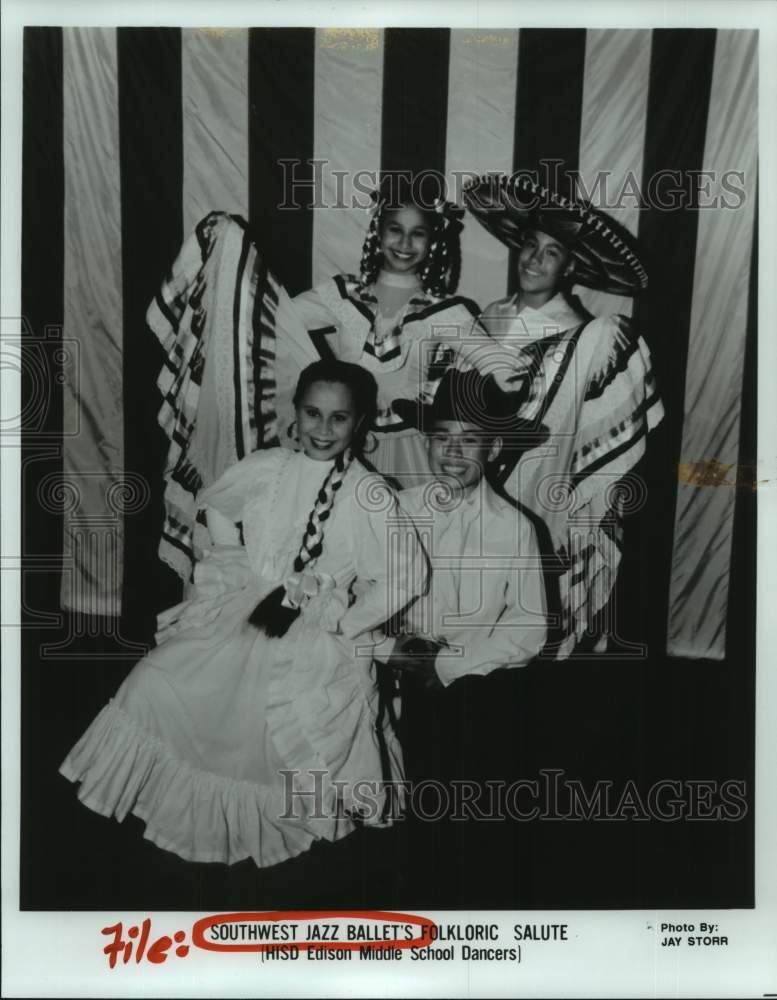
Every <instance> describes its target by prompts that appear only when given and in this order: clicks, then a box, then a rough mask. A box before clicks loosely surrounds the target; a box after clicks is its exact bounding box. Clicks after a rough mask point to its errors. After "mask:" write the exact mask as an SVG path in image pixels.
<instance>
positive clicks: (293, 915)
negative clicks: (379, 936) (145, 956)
mask: <svg viewBox="0 0 777 1000" xmlns="http://www.w3.org/2000/svg"><path fill="white" fill-rule="evenodd" d="M326 917H337V918H339V919H342V918H344V917H352V918H357V919H360V920H387V921H391V923H405V924H416V925H417V926H418V927H420V928H431V927H434V928H435V929H436V927H437V925H436V924H435V923H434V921H433V920H432V919H431V918H430V917H419V916H417V915H416V914H413V913H390V912H388V911H387V910H271V911H269V912H267V913H256V912H247V913H216V914H214V915H213V916H211V917H201V918H200V919H199V920H198V921H197V922H196V923H195V924H194V926H193V927H192V944H193V945H194V946H195V948H202V949H203V950H204V951H268V950H269V949H270V948H278V949H286V948H299V949H300V950H301V951H307V949H308V948H332V949H340V948H342V949H347V950H348V951H356V949H357V948H375V949H383V948H428V947H429V946H430V945H431V944H432V942H433V940H434V939H433V938H432V937H431V934H430V932H429V931H428V930H427V931H426V933H424V931H423V930H422V932H421V936H420V937H417V938H411V939H410V940H409V941H283V942H279V941H267V942H261V943H256V944H253V943H252V944H219V943H218V942H215V941H206V940H205V937H204V935H205V931H206V930H207V929H208V928H209V927H213V926H215V925H217V924H236V923H251V922H252V921H253V922H258V921H260V920H273V921H286V922H288V923H294V922H295V921H299V920H319V919H324V918H326Z"/></svg>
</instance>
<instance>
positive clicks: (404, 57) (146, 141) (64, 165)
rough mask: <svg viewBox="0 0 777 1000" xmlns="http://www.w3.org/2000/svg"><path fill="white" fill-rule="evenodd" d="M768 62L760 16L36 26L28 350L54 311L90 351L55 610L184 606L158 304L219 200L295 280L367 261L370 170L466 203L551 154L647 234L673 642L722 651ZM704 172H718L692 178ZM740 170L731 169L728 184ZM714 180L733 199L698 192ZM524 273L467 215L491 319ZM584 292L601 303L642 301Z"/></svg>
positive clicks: (62, 471) (476, 282)
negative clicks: (162, 495) (490, 23)
mask: <svg viewBox="0 0 777 1000" xmlns="http://www.w3.org/2000/svg"><path fill="white" fill-rule="evenodd" d="M756 75H757V33H756V32H753V31H717V32H716V31H714V30H708V29H704V30H675V29H661V30H653V31H641V30H640V31H637V30H583V29H570V30H567V29H548V30H546V29H534V28H533V29H522V30H505V31H501V30H499V31H498V30H488V31H471V30H454V31H451V30H447V29H385V30H383V29H380V30H378V29H363V28H351V29H343V30H335V29H285V28H284V29H264V28H257V29H250V30H249V29H229V30H226V29H207V30H202V29H182V30H179V29H170V28H166V29H136V28H122V29H118V30H113V29H71V28H66V29H58V28H28V29H26V32H25V81H24V84H25V86H24V101H25V104H24V197H23V241H24V245H23V256H24V265H23V304H24V313H25V316H26V318H27V319H28V322H29V324H30V329H31V333H30V336H31V337H32V338H33V339H35V338H42V337H44V336H45V335H46V334H45V328H47V327H51V326H52V325H54V326H57V325H59V324H61V326H62V331H63V332H62V337H63V339H64V342H65V343H69V342H71V341H72V342H74V343H77V345H78V350H77V351H71V352H67V351H65V352H63V353H62V357H63V358H70V357H77V359H78V361H77V364H75V363H73V364H71V363H68V362H67V360H65V361H64V362H63V365H64V386H63V389H62V397H63V398H62V413H61V422H62V423H61V426H62V427H71V426H77V428H78V433H75V434H73V435H70V436H66V437H65V438H64V447H63V449H62V455H61V467H60V466H56V467H53V466H51V464H50V471H51V469H52V468H53V470H54V472H55V473H57V474H58V475H59V476H60V478H61V479H63V480H64V489H63V490H62V491H60V496H61V497H62V498H64V499H62V500H61V504H62V509H60V510H59V514H60V515H63V516H64V530H63V548H64V560H65V563H64V566H65V572H64V575H63V582H62V602H63V605H64V606H65V607H67V608H71V609H75V610H77V611H79V612H80V613H83V614H86V615H99V616H107V617H111V616H118V615H119V614H120V612H121V613H123V614H124V615H127V614H141V613H148V612H149V611H150V610H153V611H155V610H158V606H159V605H161V604H164V603H165V601H168V602H169V597H170V593H169V592H168V590H165V587H168V588H169V585H170V584H169V581H167V582H166V583H165V581H164V578H163V575H160V573H159V572H158V571H157V570H156V569H155V568H154V567H155V566H157V565H158V564H157V563H156V562H155V559H156V555H155V553H156V543H157V539H158V534H159V526H160V524H161V505H160V500H159V489H160V488H159V482H158V478H159V470H160V465H161V461H162V454H163V451H162V449H163V440H162V438H161V433H160V432H158V430H157V428H156V424H155V413H156V409H157V408H158V404H159V400H158V397H157V396H156V395H155V391H154V383H155V379H156V375H157V373H158V370H159V367H160V363H161V357H160V354H159V349H158V347H157V345H156V344H155V343H154V341H153V337H152V335H151V334H150V333H149V332H148V330H147V328H146V326H145V319H144V316H145V310H146V308H147V305H148V303H149V302H150V300H151V298H152V296H153V295H154V293H155V292H156V290H157V289H158V287H159V285H160V283H161V279H162V277H163V276H164V274H165V272H166V269H167V268H168V266H169V265H170V263H171V262H172V260H173V258H174V256H175V255H176V252H177V250H178V248H179V245H180V244H181V242H182V240H183V238H184V237H185V235H187V234H188V233H189V232H190V231H191V229H192V228H193V226H194V225H195V223H196V222H197V221H198V220H199V219H200V218H201V217H202V216H203V215H205V214H206V213H207V212H209V211H211V210H213V209H220V210H225V211H228V212H233V213H237V214H239V215H242V216H245V217H246V218H248V219H250V221H251V223H252V225H253V227H254V228H255V230H256V232H257V234H258V236H259V239H260V241H261V242H263V244H264V246H265V247H266V249H267V253H268V256H269V259H270V262H271V266H272V267H273V269H274V270H275V272H276V274H277V276H278V277H279V279H280V280H281V281H282V282H283V283H284V284H285V285H286V286H287V288H288V290H289V291H290V292H291V293H292V294H294V293H297V292H299V291H301V290H303V289H305V288H308V287H310V286H311V284H313V283H314V282H317V281H320V280H321V279H323V278H325V277H327V276H329V275H331V274H333V273H335V272H337V271H343V270H354V269H356V268H357V265H358V259H359V251H360V247H361V241H362V236H363V232H364V229H365V226H366V223H367V217H366V213H365V211H364V209H363V208H360V207H349V206H350V202H351V200H352V195H354V194H357V195H358V194H359V192H364V190H365V189H368V188H369V187H370V186H371V184H370V175H373V176H374V173H375V172H376V171H377V170H379V169H384V170H385V169H410V170H414V171H420V170H436V171H439V172H441V173H443V174H445V175H446V177H447V178H448V181H449V184H450V186H451V187H450V189H451V191H452V193H454V194H455V193H456V191H457V190H459V189H460V182H458V181H457V177H462V176H466V175H468V174H470V173H474V172H484V171H497V170H498V171H506V172H511V171H513V170H517V169H532V168H535V167H536V165H537V162H538V160H539V159H540V158H544V159H545V160H559V161H562V163H563V165H564V166H565V168H566V169H572V170H577V171H579V172H580V177H581V179H582V182H583V183H584V185H585V186H586V188H587V190H589V191H591V190H592V191H593V195H592V200H593V201H594V203H595V204H600V203H601V199H602V196H603V195H604V194H605V193H609V194H610V195H612V194H613V192H615V193H617V192H618V191H620V190H621V189H622V188H623V187H624V185H627V188H628V191H630V193H631V197H626V198H625V199H623V203H622V204H621V205H620V206H619V207H617V208H611V211H612V213H613V214H614V215H616V216H617V217H619V218H620V219H621V220H622V221H623V222H624V223H625V224H626V225H627V226H628V227H629V228H631V229H632V231H634V232H636V233H638V235H639V237H640V241H641V244H642V247H643V252H644V258H645V262H646V265H647V268H648V272H649V274H650V287H649V289H648V291H647V293H646V294H645V295H644V296H643V297H642V298H641V299H640V300H639V301H638V303H637V304H636V320H637V322H638V324H639V328H640V331H641V332H642V334H643V335H644V336H645V338H646V339H647V341H648V343H649V346H650V348H651V351H652V353H653V356H654V362H655V369H656V375H657V378H658V380H659V385H660V388H661V391H662V394H663V396H664V398H665V402H666V404H667V410H668V420H667V430H666V431H665V433H664V436H663V438H662V444H661V454H660V455H658V456H655V455H654V456H653V458H652V468H653V475H654V477H655V480H656V481H660V482H662V483H663V484H664V485H663V487H662V489H663V493H662V496H663V498H664V501H665V509H664V510H663V511H662V517H661V519H660V523H657V525H656V528H655V543H656V545H655V551H656V553H657V555H656V559H657V560H658V561H659V563H661V565H662V566H663V567H664V572H663V579H664V585H665V600H666V603H665V606H664V611H663V614H664V616H665V620H666V622H667V625H666V637H667V642H668V647H669V650H670V652H672V653H674V654H676V655H683V656H694V657H697V656H699V657H700V656H705V657H711V658H721V657H722V656H723V654H724V650H725V622H726V609H727V601H728V578H729V563H730V553H731V545H732V531H733V522H734V506H735V498H736V495H737V490H736V489H734V488H732V487H731V486H730V485H727V484H728V483H730V482H731V481H732V477H733V479H735V478H736V466H737V462H738V445H739V420H740V401H741V393H742V378H743V368H744V355H745V340H746V332H747V330H748V324H749V323H750V324H751V325H752V322H753V308H754V306H753V296H754V287H753V286H754V282H751V264H752V259H753V246H754V240H753V231H754V220H755V211H754V209H755V201H756V152H757V139H756V128H757V120H756V112H757V93H756ZM600 171H608V172H609V174H608V181H607V186H606V189H602V188H601V187H599V188H597V187H596V185H595V180H596V178H597V176H598V174H599V172H600ZM661 171H664V172H667V171H681V172H682V174H680V175H676V174H671V173H665V174H663V175H661V176H662V177H663V180H662V181H661V183H660V184H659V185H657V186H656V188H655V192H657V194H658V196H659V197H663V198H667V197H671V189H672V188H674V189H675V197H680V196H682V197H684V198H685V199H686V200H685V202H684V207H683V208H674V209H672V208H671V207H670V208H669V210H666V209H662V208H661V207H660V206H656V205H653V206H650V205H644V204H643V205H642V207H641V208H640V203H639V199H638V190H637V189H639V188H643V189H644V188H645V186H646V185H648V183H649V182H652V181H654V180H655V179H656V178H658V177H659V172H661ZM689 171H715V172H716V174H715V175H714V177H713V178H712V179H711V180H708V181H705V182H704V184H702V185H701V186H698V185H697V186H696V187H694V185H693V184H691V183H690V181H689V180H688V177H689V174H688V172H689ZM726 171H737V172H738V173H737V175H736V176H733V179H732V175H730V174H729V175H728V176H727V179H726V180H724V182H723V184H724V186H723V187H721V181H720V179H719V178H720V176H721V174H722V173H724V172H726ZM360 172H361V173H360ZM702 176H703V175H702ZM678 178H679V179H678ZM292 180H293V186H294V191H296V193H297V196H298V198H299V199H301V202H302V204H303V205H304V206H308V205H309V204H310V200H311V197H313V195H314V194H315V197H316V198H317V199H318V200H319V201H321V202H323V204H325V205H333V204H336V203H338V202H339V203H340V204H341V205H344V206H346V207H335V208H332V207H314V208H313V209H312V210H296V211H295V210H294V209H293V208H289V207H284V205H288V202H289V200H290V195H292V193H293V192H292V190H291V187H290V182H291V181H292ZM726 185H727V186H726ZM678 192H679V193H678ZM742 192H744V197H743V198H742V197H741V193H742ZM720 194H722V195H724V196H726V197H727V198H728V200H729V201H730V202H731V203H732V204H736V202H737V201H741V204H740V205H739V206H738V207H737V208H736V209H731V208H725V207H724V208H710V207H698V206H700V205H704V203H706V205H709V202H710V201H711V200H712V199H713V198H714V197H715V196H716V195H720ZM361 198H362V200H364V195H363V193H362V195H361ZM510 275H511V267H510V260H509V254H508V252H507V250H506V249H505V248H504V247H502V246H501V245H500V244H499V243H497V242H496V241H495V240H493V239H492V238H490V237H489V236H488V235H487V234H486V233H485V232H484V231H483V230H482V229H481V228H480V227H479V226H477V225H476V224H475V223H472V224H470V225H468V226H467V228H466V229H465V231H464V234H463V271H462V281H461V285H460V289H459V290H460V292H461V293H462V294H464V295H466V296H469V297H471V298H473V299H475V300H476V301H477V302H479V303H480V304H481V306H485V305H486V304H487V303H489V302H491V301H492V300H494V299H496V298H499V297H501V296H503V295H505V294H506V293H507V292H508V291H510V290H512V283H511V277H510ZM583 298H584V301H585V302H586V304H587V305H588V306H589V308H591V309H592V311H594V312H613V311H620V312H631V311H632V307H633V305H634V304H633V303H632V302H631V301H630V300H618V299H616V298H614V297H612V296H605V295H599V294H595V293H590V292H585V290H584V291H583ZM49 333H50V331H49ZM704 462H706V463H708V465H702V464H700V463H704ZM709 463H713V464H712V465H709ZM715 463H717V464H715ZM710 469H712V470H713V472H715V471H717V473H718V481H720V482H722V484H723V485H722V486H721V488H711V486H710V485H709V484H708V483H709V476H710V472H709V470H710ZM704 470H706V473H705V471H704ZM678 473H679V475H678ZM705 474H706V476H707V479H705V478H704V476H705ZM55 478H56V477H55ZM705 483H707V485H705ZM53 513H57V512H56V511H53Z"/></svg>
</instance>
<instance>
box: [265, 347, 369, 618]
mask: <svg viewBox="0 0 777 1000" xmlns="http://www.w3.org/2000/svg"><path fill="white" fill-rule="evenodd" d="M316 382H335V383H339V384H340V385H345V386H347V387H348V389H349V391H350V393H351V399H352V401H353V406H354V409H355V410H356V413H357V415H358V416H359V417H362V418H363V419H362V420H361V423H360V424H359V425H358V426H357V428H356V430H355V432H354V435H353V437H352V438H351V443H350V445H349V446H348V448H346V449H345V451H343V452H340V454H339V455H338V456H337V458H336V459H335V464H334V465H333V467H332V468H331V469H330V470H329V471H328V473H327V475H326V477H325V479H324V481H323V483H322V484H321V488H320V490H319V491H318V493H317V495H316V502H315V503H314V505H313V508H312V510H311V511H310V514H309V515H308V520H307V524H306V525H305V531H304V533H303V535H302V541H301V543H300V547H299V551H298V552H297V555H296V557H295V559H294V566H293V569H294V572H295V573H303V572H304V571H305V570H306V569H312V567H313V565H314V564H315V562H316V560H317V559H318V557H319V556H320V555H321V552H322V551H323V542H324V526H325V523H326V521H327V520H328V519H329V515H330V514H331V512H332V507H333V506H334V502H335V499H336V497H337V493H338V492H339V490H340V488H341V487H342V485H343V480H344V479H345V476H346V473H347V472H348V469H349V468H350V465H351V462H352V461H353V458H354V456H355V455H359V454H361V453H362V451H363V450H364V443H365V440H366V437H367V434H368V433H369V430H370V427H371V426H372V423H373V422H374V420H375V414H376V412H377V394H378V386H377V383H376V382H375V379H374V378H373V376H372V375H371V374H370V373H369V372H368V371H367V370H366V369H365V368H362V367H361V366H360V365H354V364H350V363H349V362H347V361H335V360H322V361H314V362H313V364H311V365H308V366H307V368H305V369H304V370H303V371H302V373H301V375H300V377H299V379H298V380H297V387H296V389H295V390H294V406H295V407H296V406H298V405H299V404H300V403H301V401H302V399H303V397H304V395H305V393H306V392H307V390H308V389H309V388H310V386H311V385H315V383H316ZM286 597H287V593H286V587H285V586H280V587H276V588H275V590H273V591H272V592H271V593H269V594H268V595H267V596H266V597H265V598H264V599H263V600H262V601H260V602H259V604H257V606H256V607H255V608H254V610H253V611H252V612H251V614H250V616H249V618H248V621H249V623H250V624H251V625H254V626H255V627H256V628H258V629H261V630H263V631H264V632H265V634H266V635H268V636H270V637H271V638H279V637H280V636H283V635H285V634H286V632H287V631H288V630H289V627H290V626H291V624H292V622H293V621H294V620H295V618H297V616H298V615H299V608H298V607H288V606H287V605H286V604H285V603H284V601H285V599H286Z"/></svg>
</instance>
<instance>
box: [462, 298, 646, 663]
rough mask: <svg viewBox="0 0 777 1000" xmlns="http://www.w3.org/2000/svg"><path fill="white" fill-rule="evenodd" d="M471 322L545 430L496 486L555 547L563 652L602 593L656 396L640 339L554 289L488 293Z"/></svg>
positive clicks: (507, 384)
mask: <svg viewBox="0 0 777 1000" xmlns="http://www.w3.org/2000/svg"><path fill="white" fill-rule="evenodd" d="M481 322H482V324H483V325H484V327H485V328H486V330H487V332H488V333H489V335H490V336H491V337H492V338H493V339H494V340H495V341H496V342H497V343H498V344H499V346H500V351H499V356H500V358H501V359H502V361H501V365H500V368H498V369H495V371H494V374H495V376H496V378H497V381H498V382H499V384H500V385H501V387H502V388H503V389H505V390H511V391H516V392H518V393H520V397H519V398H520V399H521V400H522V402H521V404H520V408H519V410H518V415H519V416H520V417H522V418H524V419H526V420H530V421H533V422H535V423H536V424H537V425H541V426H543V427H545V428H546V429H547V431H548V432H549V435H548V437H547V440H546V441H545V442H544V443H543V444H541V445H538V446H536V447H534V448H531V449H530V450H528V451H527V452H525V453H524V454H523V455H522V456H521V458H520V460H519V461H518V463H517V464H516V465H515V466H514V468H510V466H509V465H508V466H506V467H505V469H504V470H503V475H504V483H503V485H504V488H505V489H506V491H507V493H508V494H509V495H510V496H512V497H514V498H515V499H516V500H518V501H520V502H521V503H522V504H524V505H525V506H526V507H528V508H529V509H530V510H532V511H534V512H535V513H536V514H537V516H538V517H540V518H541V519H542V521H544V523H545V524H546V525H547V528H548V530H549V533H550V539H551V543H552V546H553V549H554V551H555V552H556V554H557V555H558V556H559V557H560V560H561V565H562V566H563V572H562V573H561V575H560V578H559V585H560V597H561V613H562V617H563V622H562V626H563V631H564V634H565V637H564V639H563V641H562V642H561V643H560V644H559V646H558V652H557V655H558V657H559V658H565V657H566V656H568V655H569V654H570V653H571V651H572V650H573V649H574V647H575V646H576V644H577V643H578V642H579V641H580V639H581V638H582V636H583V634H584V633H585V631H586V629H587V628H588V626H589V623H590V622H591V621H592V619H593V616H594V615H595V614H596V613H597V612H598V611H600V610H601V609H602V608H603V607H604V606H605V605H606V603H607V601H608V599H609V597H610V594H611V592H612V588H613V586H614V583H615V578H616V574H617V571H618V564H619V562H620V538H621V530H622V528H621V524H622V513H623V507H624V502H625V501H624V497H625V496H627V495H628V492H629V491H628V489H626V490H622V489H619V488H618V486H617V484H619V483H621V484H622V482H623V477H624V476H626V475H627V473H628V472H629V471H630V470H631V469H633V468H634V466H635V465H636V463H637V462H638V461H639V459H640V458H641V457H642V455H643V454H644V451H645V439H646V436H647V434H648V432H649V431H650V430H652V428H654V427H655V426H656V425H657V424H658V423H659V422H660V421H661V419H662V417H663V413H664V411H663V406H662V404H661V400H660V398H659V396H658V393H657V390H656V386H655V382H654V379H653V374H652V370H651V365H650V354H649V351H648V348H647V346H646V344H645V342H644V341H643V340H642V339H641V338H640V337H637V336H635V335H634V334H633V333H632V332H630V330H629V328H628V325H627V324H626V323H625V322H623V320H622V319H621V318H619V317H617V316H603V317H599V318H595V319H594V318H592V317H591V316H590V315H589V314H588V313H587V312H586V311H585V309H584V308H583V306H582V305H581V304H580V302H579V301H578V300H577V299H574V298H573V299H571V300H570V301H567V299H566V298H565V297H564V295H562V294H561V293H559V294H557V295H555V296H554V297H553V298H552V299H550V300H549V301H548V302H547V303H546V304H545V305H544V306H543V307H542V308H541V309H533V308H530V307H526V308H524V309H522V310H520V311H519V306H518V301H517V298H516V297H515V296H513V297H511V298H509V299H505V300H502V301H499V302H495V303H494V304H493V305H491V306H489V307H488V309H487V310H486V311H485V312H484V314H483V316H482V317H481ZM505 359H509V363H508V364H505V363H504V361H505ZM600 648H603V647H601V646H600Z"/></svg>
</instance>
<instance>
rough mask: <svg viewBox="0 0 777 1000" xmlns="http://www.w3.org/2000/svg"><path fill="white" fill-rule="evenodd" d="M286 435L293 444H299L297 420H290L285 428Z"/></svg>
mask: <svg viewBox="0 0 777 1000" xmlns="http://www.w3.org/2000/svg"><path fill="white" fill-rule="evenodd" d="M286 437H287V438H288V439H289V441H293V442H294V443H295V444H299V438H298V437H297V421H296V420H292V422H291V423H290V424H289V426H288V427H287V428H286Z"/></svg>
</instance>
